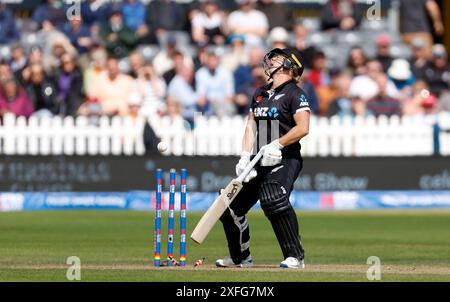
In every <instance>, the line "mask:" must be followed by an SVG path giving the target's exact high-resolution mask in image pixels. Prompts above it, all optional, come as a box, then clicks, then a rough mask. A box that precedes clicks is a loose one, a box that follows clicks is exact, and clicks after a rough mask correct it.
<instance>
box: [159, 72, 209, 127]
mask: <svg viewBox="0 0 450 302" xmlns="http://www.w3.org/2000/svg"><path fill="white" fill-rule="evenodd" d="M193 80H194V70H193V68H192V65H185V64H183V65H182V66H181V68H180V69H178V71H177V75H176V76H175V77H174V78H173V80H172V81H171V82H170V84H169V87H168V90H167V93H168V99H167V106H168V107H169V105H171V104H170V103H169V99H171V100H175V101H176V102H177V103H179V104H180V105H181V107H182V113H183V117H184V118H185V119H186V120H188V121H189V122H193V121H194V114H195V112H201V113H202V114H208V115H209V104H208V103H207V100H206V97H204V96H201V95H199V94H198V93H196V92H195V90H194V88H193V87H192V82H193ZM170 109H171V108H167V110H168V111H170ZM172 109H173V108H172Z"/></svg>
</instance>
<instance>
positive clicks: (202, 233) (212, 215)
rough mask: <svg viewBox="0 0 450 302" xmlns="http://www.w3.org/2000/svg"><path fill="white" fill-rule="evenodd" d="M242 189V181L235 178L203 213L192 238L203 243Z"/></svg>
mask: <svg viewBox="0 0 450 302" xmlns="http://www.w3.org/2000/svg"><path fill="white" fill-rule="evenodd" d="M241 189H242V183H241V182H240V181H238V180H236V179H233V180H232V181H231V182H230V183H229V184H228V186H227V187H226V188H225V189H224V190H223V191H222V193H221V194H220V195H219V197H217V199H216V200H215V201H214V202H213V204H212V205H211V206H210V207H209V209H208V210H207V211H206V213H205V214H203V216H202V218H201V219H200V221H199V222H198V223H197V226H196V227H195V229H194V231H193V232H192V235H191V239H192V240H193V241H195V242H196V243H198V244H201V243H203V241H204V240H205V238H206V236H207V235H208V234H209V232H210V231H211V230H212V228H213V227H214V225H215V224H216V222H217V221H218V220H219V218H220V216H222V214H223V213H224V212H225V210H226V209H227V204H230V203H231V202H232V201H233V200H234V198H235V197H236V196H237V194H238V193H239V191H241Z"/></svg>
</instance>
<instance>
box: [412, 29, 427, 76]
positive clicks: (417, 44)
mask: <svg viewBox="0 0 450 302" xmlns="http://www.w3.org/2000/svg"><path fill="white" fill-rule="evenodd" d="M411 45H412V53H413V56H412V58H411V61H410V65H411V69H412V72H413V74H414V76H415V77H416V78H418V79H422V78H423V77H424V72H425V68H426V67H427V63H428V60H429V56H428V53H427V49H426V42H425V40H423V39H422V38H415V39H414V40H413V41H412V42H411Z"/></svg>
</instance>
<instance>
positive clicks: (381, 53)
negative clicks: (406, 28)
mask: <svg viewBox="0 0 450 302" xmlns="http://www.w3.org/2000/svg"><path fill="white" fill-rule="evenodd" d="M391 42H392V41H391V37H390V36H389V35H388V34H386V33H382V34H380V35H378V37H377V38H376V44H377V53H376V56H375V59H377V60H378V61H380V62H381V64H382V65H383V70H384V72H387V70H388V68H389V66H391V64H392V61H393V60H394V59H393V58H392V57H391V54H390V52H389V50H390V47H391Z"/></svg>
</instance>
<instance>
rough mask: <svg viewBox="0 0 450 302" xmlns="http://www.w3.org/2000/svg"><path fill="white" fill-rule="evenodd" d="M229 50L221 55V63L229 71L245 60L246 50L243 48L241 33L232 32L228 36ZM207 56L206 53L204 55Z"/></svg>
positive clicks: (233, 70) (232, 71)
mask: <svg viewBox="0 0 450 302" xmlns="http://www.w3.org/2000/svg"><path fill="white" fill-rule="evenodd" d="M229 39H230V44H231V51H229V52H227V53H225V54H224V55H223V56H222V59H221V63H222V65H223V66H225V68H226V69H228V70H229V71H230V72H231V73H234V72H235V71H236V68H238V66H239V65H240V64H242V63H245V61H246V60H247V51H246V49H245V37H244V36H243V35H237V34H232V35H231V36H230V38H229ZM206 57H207V55H206Z"/></svg>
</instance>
